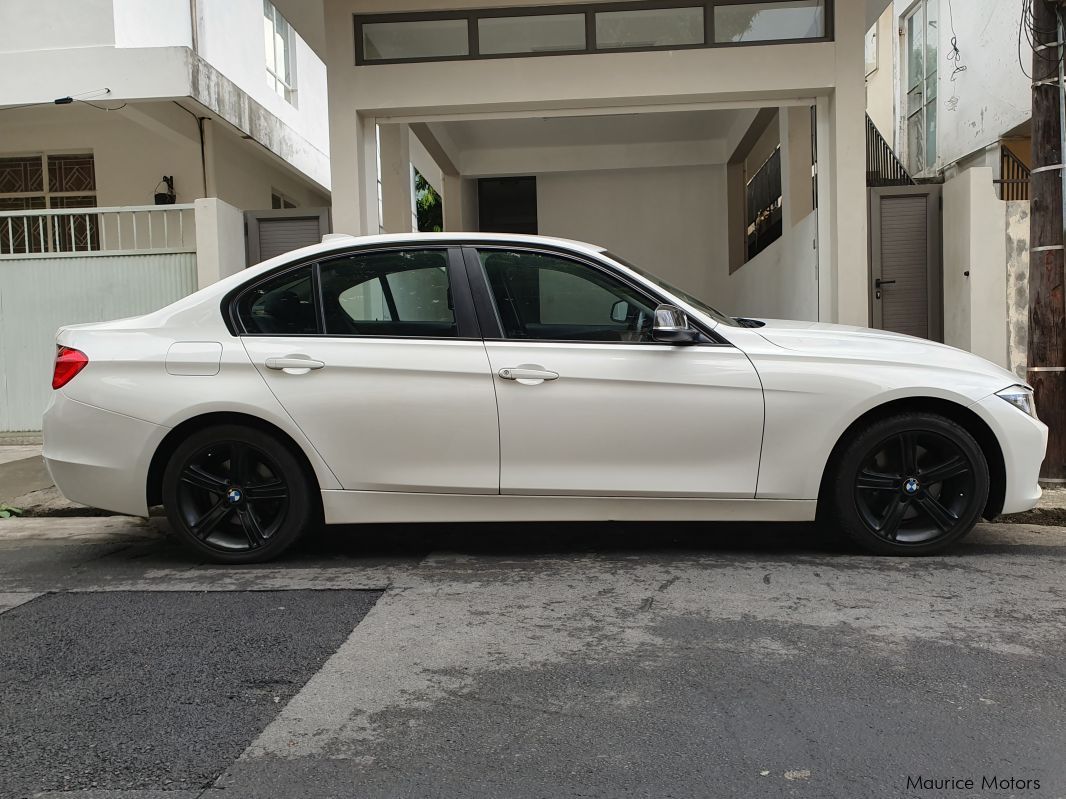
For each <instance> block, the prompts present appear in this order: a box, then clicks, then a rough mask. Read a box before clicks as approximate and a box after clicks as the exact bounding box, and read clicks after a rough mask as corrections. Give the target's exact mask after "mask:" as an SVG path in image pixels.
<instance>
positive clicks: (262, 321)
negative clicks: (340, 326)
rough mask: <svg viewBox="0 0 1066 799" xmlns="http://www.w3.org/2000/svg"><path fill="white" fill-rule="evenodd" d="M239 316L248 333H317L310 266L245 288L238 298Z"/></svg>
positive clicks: (316, 317)
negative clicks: (250, 287) (249, 288)
mask: <svg viewBox="0 0 1066 799" xmlns="http://www.w3.org/2000/svg"><path fill="white" fill-rule="evenodd" d="M237 316H238V317H239V318H240V320H241V324H242V325H243V326H244V329H245V330H246V331H247V332H248V333H253V334H254V333H266V334H271V333H272V334H275V335H289V336H300V335H312V334H315V333H318V332H319V331H318V316H317V314H316V312H315V296H314V281H313V280H312V279H311V267H310V266H305V267H301V268H300V269H297V270H294V271H291V272H285V273H284V274H282V275H279V276H277V277H275V278H272V279H271V280H267V281H265V282H263V283H260V284H259V285H258V286H255V287H254V288H252V289H251V290H249V291H246V292H245V293H244V294H242V295H241V297H240V300H238V303H237Z"/></svg>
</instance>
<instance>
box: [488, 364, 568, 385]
mask: <svg viewBox="0 0 1066 799" xmlns="http://www.w3.org/2000/svg"><path fill="white" fill-rule="evenodd" d="M500 377H501V378H503V379H504V380H517V381H519V382H522V381H525V380H536V381H540V380H558V379H559V373H558V372H552V371H550V370H548V369H540V368H537V367H531V366H510V367H508V368H506V369H501V370H500Z"/></svg>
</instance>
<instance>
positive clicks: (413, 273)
mask: <svg viewBox="0 0 1066 799" xmlns="http://www.w3.org/2000/svg"><path fill="white" fill-rule="evenodd" d="M319 277H320V280H321V283H322V306H323V309H324V312H325V317H326V333H327V334H330V335H342V336H418V337H422V336H434V337H437V336H457V335H458V334H459V332H458V328H457V326H456V322H455V311H454V309H453V306H452V295H451V289H450V287H449V284H448V254H447V252H446V251H444V250H396V251H392V252H377V253H368V254H366V255H351V256H347V257H345V258H337V259H335V260H332V261H327V262H325V263H323V264H322V265H321V266H320V271H319Z"/></svg>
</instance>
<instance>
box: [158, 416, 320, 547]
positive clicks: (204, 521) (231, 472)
mask: <svg viewBox="0 0 1066 799" xmlns="http://www.w3.org/2000/svg"><path fill="white" fill-rule="evenodd" d="M316 491H317V487H316V486H315V485H314V483H313V481H312V478H311V476H310V475H309V474H308V473H307V470H306V469H305V468H304V466H303V464H302V463H301V462H300V461H299V459H298V458H297V457H296V456H295V455H294V454H293V452H292V451H291V450H290V448H289V447H288V446H286V445H285V444H284V443H282V442H281V441H280V440H278V438H276V437H275V436H273V435H271V434H269V433H266V432H263V431H262V430H258V429H256V428H254V427H245V426H243V425H218V426H215V427H208V428H205V429H203V430H199V431H197V432H195V433H193V434H192V435H191V436H189V437H188V438H187V439H186V440H185V441H183V442H182V443H181V444H180V445H179V446H178V447H177V449H175V450H174V452H173V454H172V455H171V456H170V460H169V462H168V463H167V467H166V470H165V471H164V473H163V505H164V506H165V508H166V513H167V519H168V521H169V522H170V527H171V530H172V531H173V533H174V535H176V536H177V537H178V539H179V540H180V541H181V542H182V543H183V544H185V545H186V546H187V547H189V548H190V549H192V550H193V551H194V552H196V553H197V554H198V555H201V556H203V557H206V558H208V559H210V560H213V561H215V562H216V563H231V564H237V563H262V562H263V561H267V560H271V559H273V558H276V557H278V556H279V555H281V554H282V553H283V552H284V551H285V550H287V549H288V548H289V547H291V546H292V545H293V544H295V543H296V541H297V540H299V538H300V537H301V536H302V535H303V534H304V532H305V531H306V530H307V529H308V527H310V526H311V524H312V523H313V521H314V520H315V518H316V517H317V513H316V510H317V505H316V503H315V502H314V501H313V500H314V498H315V493H316Z"/></svg>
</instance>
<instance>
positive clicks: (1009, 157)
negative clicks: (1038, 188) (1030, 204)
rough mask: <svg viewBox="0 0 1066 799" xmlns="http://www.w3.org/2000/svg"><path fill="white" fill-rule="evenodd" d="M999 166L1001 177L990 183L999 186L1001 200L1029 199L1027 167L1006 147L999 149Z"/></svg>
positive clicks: (1028, 173)
mask: <svg viewBox="0 0 1066 799" xmlns="http://www.w3.org/2000/svg"><path fill="white" fill-rule="evenodd" d="M999 150H1000V153H999V165H1000V174H1001V175H1002V177H1001V178H1000V179H999V180H994V181H992V182H993V183H995V184H996V185H997V186H999V199H1001V200H1008V201H1010V200H1028V199H1029V176H1030V172H1029V167H1027V166H1026V165H1025V164H1023V163H1022V161H1021V159H1020V158H1018V156H1016V155H1015V154H1014V153H1013V152H1011V151H1010V150H1009V149H1008V148H1007V147H1000V148H999Z"/></svg>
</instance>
